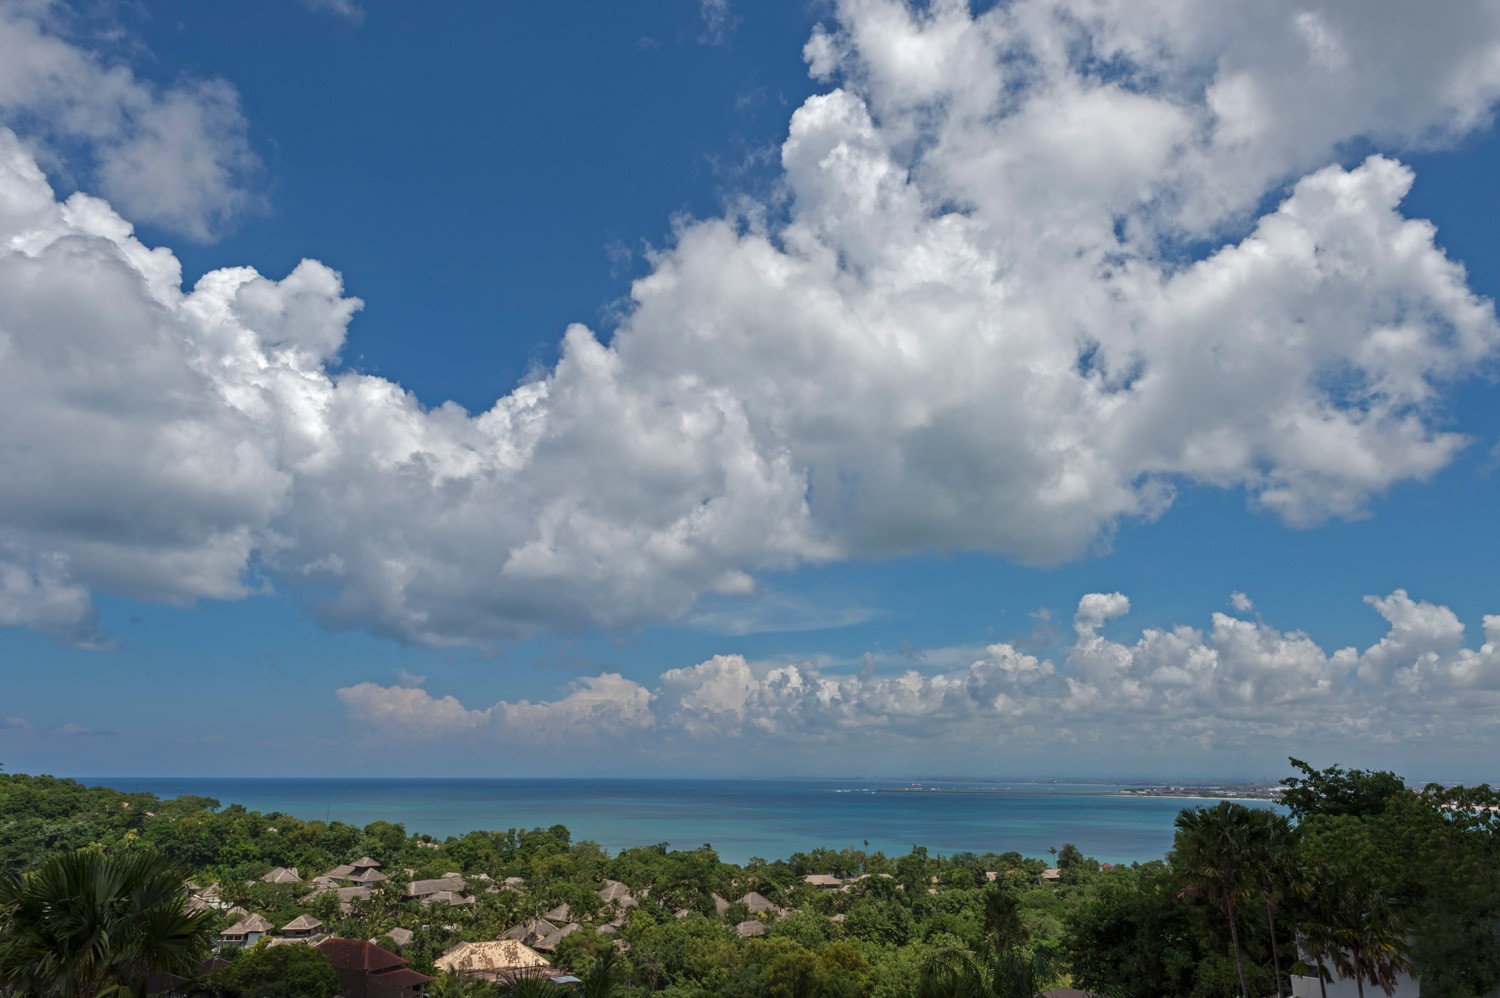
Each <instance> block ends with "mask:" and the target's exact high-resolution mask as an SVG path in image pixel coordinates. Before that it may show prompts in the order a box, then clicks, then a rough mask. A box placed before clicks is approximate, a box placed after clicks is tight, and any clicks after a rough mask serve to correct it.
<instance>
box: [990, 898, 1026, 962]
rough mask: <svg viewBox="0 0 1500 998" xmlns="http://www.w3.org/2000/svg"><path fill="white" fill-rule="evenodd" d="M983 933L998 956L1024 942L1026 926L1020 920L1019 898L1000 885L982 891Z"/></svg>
mask: <svg viewBox="0 0 1500 998" xmlns="http://www.w3.org/2000/svg"><path fill="white" fill-rule="evenodd" d="M984 934H985V936H986V937H988V939H989V941H990V946H991V947H992V948H993V949H994V951H995V956H996V957H1000V956H1003V955H1004V954H1006V953H1009V952H1010V951H1011V950H1013V949H1015V948H1016V947H1017V946H1020V945H1022V944H1024V943H1025V942H1026V937H1027V935H1028V933H1027V931H1026V926H1025V925H1024V924H1023V923H1022V922H1021V899H1020V898H1019V897H1017V896H1016V895H1015V894H1013V893H1012V892H1010V891H1008V890H1005V889H1003V888H1000V887H991V888H990V889H989V890H987V891H985V892H984Z"/></svg>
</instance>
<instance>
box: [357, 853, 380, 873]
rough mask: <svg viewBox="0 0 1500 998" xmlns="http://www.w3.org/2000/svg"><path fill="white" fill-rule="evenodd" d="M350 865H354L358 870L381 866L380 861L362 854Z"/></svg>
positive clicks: (374, 868) (375, 868) (376, 868)
mask: <svg viewBox="0 0 1500 998" xmlns="http://www.w3.org/2000/svg"><path fill="white" fill-rule="evenodd" d="M349 865H350V866H352V867H354V869H356V870H371V869H373V870H378V869H380V867H381V864H380V863H377V862H375V860H373V859H371V858H370V857H368V856H361V857H360V858H359V859H356V860H355V861H354V862H352V863H350V864H349Z"/></svg>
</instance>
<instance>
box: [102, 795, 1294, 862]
mask: <svg viewBox="0 0 1500 998" xmlns="http://www.w3.org/2000/svg"><path fill="white" fill-rule="evenodd" d="M79 779H80V780H81V781H82V782H84V783H87V784H89V785H103V786H108V787H114V788H116V789H118V790H124V791H127V792H132V793H133V792H138V791H146V792H149V793H153V794H156V795H157V796H158V797H163V798H166V797H176V796H178V795H180V794H196V795H201V796H205V797H213V798H216V799H217V800H219V801H220V803H222V804H225V805H228V804H243V805H244V806H245V807H247V808H249V809H251V810H256V811H263V812H272V811H280V812H283V813H285V814H290V815H294V816H296V817H298V818H303V819H307V820H311V819H324V820H330V819H332V820H339V821H345V822H348V823H350V824H354V825H361V826H363V825H366V824H369V823H370V822H372V821H376V820H385V821H391V822H397V823H400V824H402V825H404V826H406V830H407V831H408V832H425V833H427V834H429V835H433V836H436V837H438V838H446V837H447V836H450V835H463V834H464V833H466V832H469V831H473V830H476V829H486V830H502V831H503V830H504V829H507V828H512V827H514V828H533V827H538V826H540V827H548V826H551V825H558V824H561V825H566V826H567V827H568V829H569V831H571V832H572V834H573V839H574V841H578V840H582V839H591V840H593V841H595V842H598V843H599V844H600V845H602V846H603V847H604V848H606V849H608V850H610V851H611V852H615V851H618V850H620V849H624V848H628V847H630V846H639V845H650V844H654V843H658V842H665V843H667V844H668V845H669V846H670V847H671V848H673V849H693V848H697V847H698V846H700V845H703V844H705V843H707V844H710V845H712V846H713V847H714V848H715V849H716V850H718V852H719V855H720V856H721V857H722V858H723V859H725V860H727V861H729V862H732V863H740V864H743V863H745V862H746V861H747V860H749V859H750V858H751V857H752V856H758V857H760V858H762V859H767V860H774V859H784V858H786V857H787V856H789V855H791V854H792V853H794V852H807V851H810V850H812V849H816V848H819V847H826V848H831V849H842V848H845V847H847V846H853V847H856V848H860V849H864V850H866V851H874V850H876V849H879V850H883V851H884V852H885V853H886V855H888V856H897V855H904V854H905V853H907V852H908V851H910V850H911V848H912V846H914V845H920V846H925V847H926V848H927V850H928V851H929V852H930V853H932V854H934V855H937V854H943V855H951V854H953V853H956V852H964V851H968V852H975V853H984V852H997V853H999V852H1007V851H1010V850H1015V851H1017V852H1019V853H1021V854H1022V855H1025V856H1031V857H1035V858H1038V859H1046V858H1048V856H1049V849H1053V848H1056V849H1061V848H1062V846H1063V845H1064V844H1065V843H1068V842H1071V843H1073V844H1074V845H1076V846H1077V847H1078V848H1079V849H1081V850H1082V851H1083V853H1084V854H1085V855H1087V856H1092V857H1094V858H1095V859H1098V860H1100V861H1101V862H1107V863H1129V862H1134V861H1142V862H1144V861H1146V860H1152V859H1161V858H1162V857H1163V856H1164V855H1165V854H1166V852H1167V850H1168V849H1169V848H1171V845H1172V832H1173V827H1172V822H1173V820H1174V819H1175V818H1176V817H1177V813H1178V812H1179V811H1180V810H1182V809H1183V808H1184V807H1197V806H1205V805H1210V804H1211V803H1212V802H1211V801H1202V800H1185V799H1176V798H1163V797H1136V796H1122V795H1120V794H1118V793H1117V791H1119V790H1121V789H1122V787H1121V786H1119V785H1115V784H1077V783H984V784H978V783H951V782H944V783H932V784H925V783H924V784H923V785H922V787H923V789H922V791H921V792H916V791H915V790H913V791H912V792H904V793H898V792H890V791H896V790H901V789H909V790H910V789H912V784H908V783H893V782H889V783H883V782H879V781H870V780H847V781H842V780H678V779H672V780H620V779H608V780H602V779H328V778H306V779H285V778H248V777H246V778H227V777H226V778H211V777H80V778H79ZM938 790H946V791H969V792H936V791H938ZM975 791H985V792H975ZM1256 806H1266V807H1269V806H1273V805H1270V804H1257V805H1256Z"/></svg>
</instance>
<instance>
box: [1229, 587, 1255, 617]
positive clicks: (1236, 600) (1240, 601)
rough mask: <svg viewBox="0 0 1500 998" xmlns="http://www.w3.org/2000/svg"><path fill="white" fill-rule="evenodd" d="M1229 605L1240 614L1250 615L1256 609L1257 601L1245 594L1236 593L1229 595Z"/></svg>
mask: <svg viewBox="0 0 1500 998" xmlns="http://www.w3.org/2000/svg"><path fill="white" fill-rule="evenodd" d="M1229 605H1230V606H1232V607H1234V608H1235V609H1236V610H1237V611H1239V612H1240V613H1249V612H1250V611H1251V610H1253V609H1255V601H1254V600H1252V599H1251V598H1250V597H1249V596H1246V595H1245V594H1244V593H1242V592H1239V591H1235V592H1232V593H1230V594H1229Z"/></svg>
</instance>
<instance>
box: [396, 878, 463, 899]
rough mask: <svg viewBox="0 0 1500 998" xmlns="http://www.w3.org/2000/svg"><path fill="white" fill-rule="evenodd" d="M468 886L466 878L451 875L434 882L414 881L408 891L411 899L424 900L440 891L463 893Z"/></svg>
mask: <svg viewBox="0 0 1500 998" xmlns="http://www.w3.org/2000/svg"><path fill="white" fill-rule="evenodd" d="M467 886H468V885H467V884H466V883H464V878H463V877H461V876H459V875H458V874H456V873H455V874H449V875H448V876H446V877H437V878H436V879H433V880H413V881H412V882H411V886H410V887H408V888H407V889H406V896H407V897H409V898H424V897H427V896H428V895H430V894H436V893H437V892H438V891H461V890H463V889H464V888H465V887H467Z"/></svg>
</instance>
